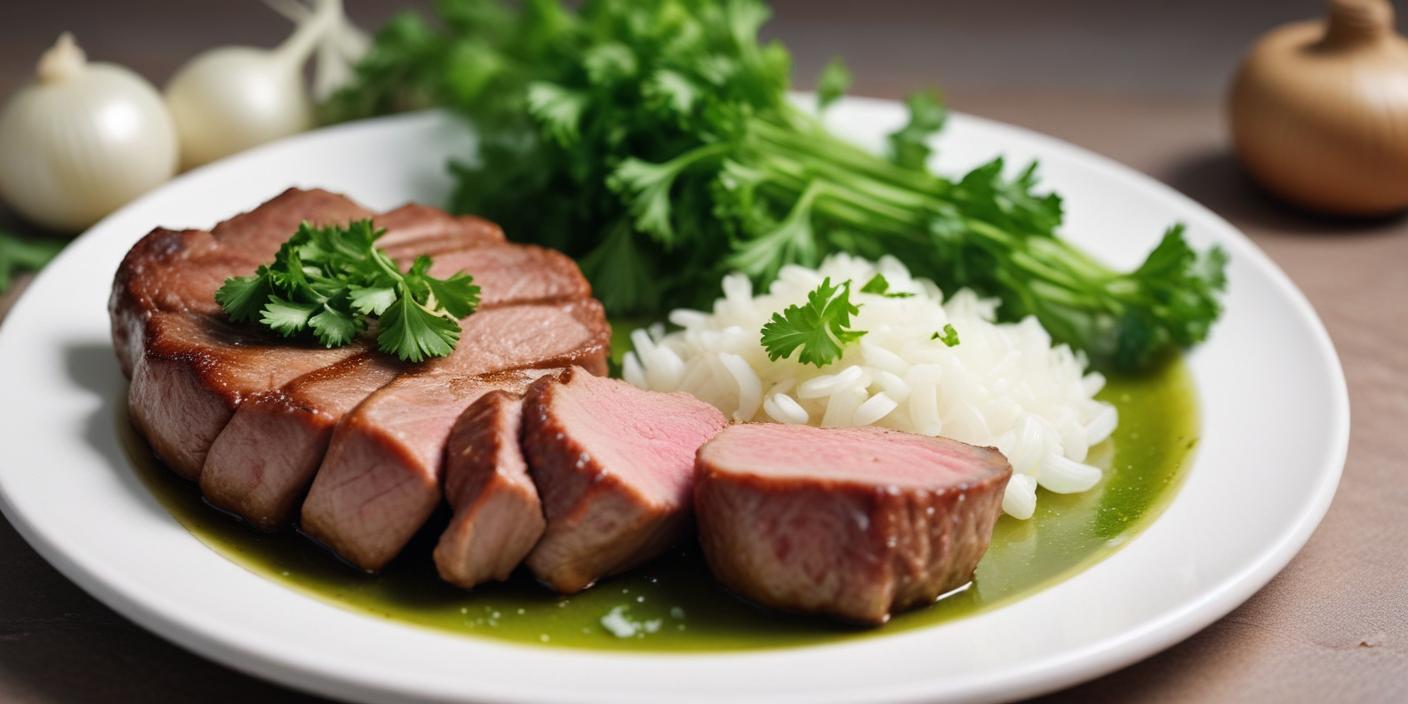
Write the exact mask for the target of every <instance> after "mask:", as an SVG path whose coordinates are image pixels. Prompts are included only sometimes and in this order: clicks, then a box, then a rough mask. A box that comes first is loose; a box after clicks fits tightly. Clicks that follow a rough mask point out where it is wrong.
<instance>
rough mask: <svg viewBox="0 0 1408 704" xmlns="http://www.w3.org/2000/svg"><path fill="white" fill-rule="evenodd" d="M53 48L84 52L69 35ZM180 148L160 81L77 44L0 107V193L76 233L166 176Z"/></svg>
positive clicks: (34, 216)
mask: <svg viewBox="0 0 1408 704" xmlns="http://www.w3.org/2000/svg"><path fill="white" fill-rule="evenodd" d="M65 42H67V44H65ZM61 47H62V49H61ZM56 50H69V51H73V52H78V50H77V48H76V47H75V46H73V44H72V38H66V39H61V40H60V43H59V45H58V46H57V47H56ZM176 150H177V145H176V128H175V126H174V125H173V124H172V122H171V117H170V116H169V115H168V114H167V112H166V107H165V105H164V104H163V103H162V100H161V96H160V95H159V94H158V93H157V92H156V89H155V88H153V87H152V86H151V84H149V83H147V82H146V81H145V80H144V79H142V78H141V77H140V76H138V75H137V74H135V73H133V72H132V71H129V70H128V69H125V68H122V67H121V66H115V65H112V64H104V63H93V64H89V63H85V62H84V60H83V56H82V53H81V52H78V53H77V54H76V58H75V59H74V60H73V63H72V65H71V66H70V67H69V68H68V69H67V70H66V71H64V72H63V73H62V74H61V75H50V76H45V77H43V78H42V79H41V80H38V81H36V82H34V83H31V84H30V85H27V86H25V87H24V88H21V89H20V90H19V91H18V92H17V93H16V94H15V95H14V97H13V98H11V99H10V101H9V103H8V104H7V105H6V107H5V110H4V112H3V113H0V194H3V197H4V199H5V202H6V203H8V204H9V205H10V206H11V207H12V208H14V209H15V210H16V211H18V212H19V214H20V215H22V216H24V218H25V219H27V220H30V221H32V222H34V223H36V224H38V225H41V226H43V227H46V228H49V229H52V230H56V231H59V232H64V233H73V232H78V231H81V230H84V229H86V228H88V227H89V226H90V225H92V224H93V223H95V222H97V221H98V220H99V219H101V218H102V217H103V216H104V215H107V214H108V213H110V212H112V211H113V210H115V209H117V208H118V207H119V206H121V205H123V204H125V203H127V202H128V201H130V200H132V199H133V198H135V197H137V196H138V195H141V194H142V193H145V192H146V191H148V190H150V189H151V188H153V187H155V186H157V185H158V184H161V183H163V182H165V181H166V180H167V179H170V178H171V176H172V175H173V174H175V172H176V161H177V152H176Z"/></svg>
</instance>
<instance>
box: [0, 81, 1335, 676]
mask: <svg viewBox="0 0 1408 704" xmlns="http://www.w3.org/2000/svg"><path fill="white" fill-rule="evenodd" d="M846 102H848V103H853V104H858V105H860V106H862V107H865V108H867V109H883V110H894V109H896V108H897V107H898V104H897V103H895V102H894V101H887V100H877V99H868V98H847V99H846ZM434 119H442V118H441V117H440V113H438V112H429V113H413V114H407V115H396V116H389V117H384V118H376V119H372V120H365V121H360V122H356V123H349V124H346V125H338V126H334V127H331V128H325V129H322V130H317V131H314V132H310V133H306V134H303V135H298V136H295V137H292V138H290V139H286V140H282V141H280V142H276V143H273V144H269V145H264V146H262V147H259V148H256V149H254V150H250V151H248V152H245V153H243V154H241V155H238V156H236V157H233V158H232V159H229V160H225V161H221V162H217V163H215V164H212V165H208V166H206V167H202V168H200V169H195V170H193V171H191V172H188V173H187V174H183V175H182V176H180V177H178V180H185V179H189V178H192V177H195V176H197V175H199V174H202V173H205V172H206V171H207V170H210V169H219V168H226V167H227V166H228V165H229V164H233V163H239V162H241V161H245V160H257V159H263V158H265V157H266V155H267V154H269V153H271V152H276V151H278V150H283V149H288V148H290V145H297V144H300V143H302V142H303V141H305V140H309V139H331V138H335V137H337V136H339V135H341V136H346V135H348V134H352V133H355V132H357V131H361V130H374V129H386V128H387V126H388V125H393V124H398V123H402V122H405V123H412V122H415V121H420V120H434ZM959 119H961V120H964V121H971V122H973V123H976V124H981V125H984V126H986V127H989V128H992V129H998V130H1006V131H1013V132H1016V133H1020V134H1022V135H1023V136H1024V137H1025V138H1026V139H1028V140H1031V141H1032V142H1034V143H1038V144H1043V145H1047V146H1054V147H1056V148H1059V149H1060V150H1062V151H1066V152H1069V153H1071V154H1073V155H1074V156H1075V157H1078V158H1079V159H1080V160H1082V161H1085V162H1088V163H1092V164H1094V165H1095V166H1097V167H1099V168H1101V169H1104V170H1107V171H1112V172H1113V173H1116V174H1118V175H1119V176H1120V178H1121V180H1122V181H1126V182H1128V183H1129V184H1130V185H1131V186H1132V187H1137V188H1139V189H1140V190H1142V191H1144V192H1146V193H1147V194H1148V195H1150V196H1151V197H1155V198H1158V199H1161V200H1165V201H1170V202H1172V203H1173V204H1174V205H1175V206H1176V207H1177V208H1178V209H1180V210H1183V211H1187V212H1189V213H1190V215H1191V214H1196V215H1197V217H1198V218H1200V219H1201V220H1203V221H1206V222H1211V223H1214V224H1215V225H1216V226H1217V229H1218V230H1219V231H1220V232H1219V239H1222V240H1224V241H1226V242H1227V243H1228V244H1229V245H1235V247H1236V251H1235V252H1234V255H1235V256H1237V257H1245V258H1247V259H1249V260H1251V261H1252V262H1253V264H1254V266H1256V268H1258V269H1260V270H1261V271H1262V272H1263V273H1265V274H1267V275H1268V276H1269V278H1270V280H1271V282H1272V283H1273V285H1274V286H1275V288H1276V291H1275V292H1276V294H1277V295H1278V297H1280V298H1282V299H1285V300H1287V301H1288V302H1289V303H1290V304H1291V306H1292V307H1293V308H1294V310H1295V312H1296V313H1297V314H1298V317H1299V318H1301V319H1302V322H1306V323H1308V324H1309V327H1310V331H1311V333H1312V334H1313V336H1314V337H1315V341H1316V343H1317V344H1316V347H1317V352H1318V353H1319V354H1320V355H1321V356H1323V357H1324V359H1325V361H1327V362H1328V363H1329V368H1328V369H1326V371H1327V372H1329V378H1328V380H1329V381H1330V383H1331V389H1330V391H1331V395H1332V397H1333V399H1332V400H1333V405H1334V407H1333V408H1332V409H1330V411H1329V415H1330V418H1332V419H1333V420H1334V421H1335V423H1334V425H1333V427H1330V428H1328V429H1327V437H1328V443H1327V445H1326V453H1327V454H1326V456H1325V457H1322V458H1320V459H1319V460H1317V462H1316V464H1317V466H1319V467H1321V468H1322V471H1321V472H1320V473H1319V475H1318V476H1319V482H1318V483H1317V484H1316V485H1315V487H1314V490H1313V493H1312V494H1311V495H1310V496H1309V499H1310V501H1309V502H1308V503H1307V505H1306V506H1305V508H1304V510H1302V511H1301V512H1300V514H1299V515H1298V516H1297V517H1296V520H1295V523H1294V528H1293V530H1290V531H1287V532H1285V533H1283V534H1282V535H1281V536H1280V539H1279V540H1278V541H1277V542H1276V543H1275V544H1274V545H1271V546H1268V547H1263V548H1262V549H1261V550H1260V551H1259V553H1258V555H1259V557H1260V559H1258V560H1256V561H1254V562H1252V563H1250V564H1247V565H1245V566H1243V568H1242V569H1241V570H1239V571H1238V572H1236V573H1235V574H1234V575H1232V576H1230V577H1228V578H1227V579H1225V580H1224V581H1223V582H1222V583H1221V584H1218V585H1214V586H1212V587H1209V588H1208V589H1205V590H1203V592H1202V594H1201V596H1200V597H1199V598H1198V599H1195V600H1192V601H1190V602H1189V603H1186V604H1184V605H1183V606H1182V608H1181V609H1178V610H1175V611H1170V612H1167V613H1165V614H1163V615H1162V616H1161V617H1159V618H1157V619H1152V620H1149V621H1146V622H1144V624H1143V625H1142V626H1141V627H1139V628H1136V629H1133V630H1126V631H1123V632H1121V634H1120V635H1119V636H1117V637H1112V638H1107V639H1104V640H1103V641H1099V642H1096V643H1092V644H1089V645H1087V646H1085V647H1084V648H1080V649H1077V650H1074V651H1071V652H1068V653H1065V654H1063V655H1061V656H1058V657H1051V658H1046V659H1044V660H1041V661H1038V662H1037V663H1035V664H1033V665H1032V666H1030V667H1028V668H1026V669H1025V670H1024V671H1023V672H1021V673H1018V674H1016V675H1012V676H1010V677H1009V678H1008V679H1006V680H1004V682H1005V684H1003V685H1002V686H1001V687H993V686H988V687H986V688H983V687H977V688H975V689H973V690H971V691H967V692H962V693H960V694H959V695H958V696H962V697H964V698H970V697H977V698H979V699H983V698H989V697H1004V698H1005V697H1011V696H1028V695H1033V694H1038V693H1041V692H1046V691H1051V690H1053V689H1058V688H1061V687H1064V686H1068V685H1070V684H1074V683H1076V682H1080V681H1084V680H1086V679H1089V678H1092V677H1095V676H1098V675H1101V674H1104V673H1107V672H1110V671H1113V670H1115V669H1118V668H1120V667H1123V666H1126V665H1128V664H1130V663H1132V662H1135V661H1137V660H1140V659H1143V658H1145V657H1147V656H1148V655H1150V654H1152V653H1154V652H1157V651H1159V650H1162V649H1164V648H1166V647H1169V646H1171V645H1173V644H1174V643H1176V642H1179V641H1181V640H1183V639H1185V638H1187V637H1188V636H1190V635H1192V634H1193V633H1195V632H1196V631H1198V630H1201V629H1202V628H1204V627H1206V626H1207V625H1208V624H1210V623H1212V622H1213V621H1215V620H1216V619H1218V618H1221V617H1222V616H1223V615H1225V614H1226V613H1228V612H1230V611H1231V610H1232V609H1233V608H1235V607H1236V606H1237V605H1239V604H1241V603H1242V602H1244V601H1245V600H1246V599H1247V598H1249V597H1250V596H1251V595H1252V594H1253V593H1255V592H1256V591H1257V590H1259V589H1260V588H1261V587H1263V586H1264V585H1265V584H1266V583H1268V582H1269V581H1270V580H1271V579H1272V578H1273V577H1274V576H1275V575H1276V574H1277V573H1279V572H1280V570H1281V569H1283V568H1284V567H1285V566H1286V565H1287V564H1288V563H1289V562H1290V560H1291V559H1292V558H1294V556H1295V555H1296V553H1297V552H1299V550H1300V549H1301V547H1303V546H1304V544H1305V543H1306V542H1307V541H1308V540H1309V538H1310V536H1311V534H1312V533H1313V532H1314V529H1315V528H1316V527H1317V526H1318V525H1319V523H1320V521H1321V520H1322V519H1323V517H1324V515H1325V513H1326V511H1328V508H1329V506H1330V504H1331V502H1332V500H1333V497H1334V495H1335V491H1336V489H1337V487H1338V482H1339V479H1340V477H1341V475H1342V472H1343V467H1344V462H1345V459H1346V456H1347V451H1348V442H1349V428H1350V406H1349V399H1348V388H1347V384H1346V382H1345V378H1344V373H1343V365H1342V363H1341V361H1340V359H1339V356H1338V354H1337V353H1336V351H1335V348H1334V343H1333V341H1332V339H1331V338H1330V336H1329V334H1328V331H1327V330H1326V329H1325V327H1324V324H1323V322H1322V321H1321V320H1320V318H1319V316H1318V315H1317V314H1316V313H1315V311H1314V309H1313V307H1312V306H1311V304H1310V302H1309V301H1308V299H1306V297H1305V296H1304V294H1303V293H1302V292H1301V291H1300V290H1299V289H1298V288H1297V287H1296V286H1295V285H1294V283H1292V282H1291V281H1290V279H1289V277H1287V276H1286V274H1285V273H1284V272H1283V271H1282V270H1281V269H1280V267H1279V266H1277V265H1276V264H1275V262H1274V261H1272V260H1271V259H1270V258H1269V257H1268V256H1267V255H1266V254H1265V253H1264V252H1262V251H1261V250H1260V248H1259V247H1257V246H1256V245H1255V243H1253V242H1252V241H1251V240H1250V239H1249V238H1247V237H1246V235H1244V234H1243V233H1242V232H1241V231H1240V230H1238V229H1237V228H1236V227H1235V226H1233V225H1231V224H1230V223H1228V222H1227V221H1226V220H1224V219H1223V218H1221V217H1220V216H1218V215H1216V214H1215V213H1213V212H1212V211H1211V210H1209V209H1207V208H1205V207H1204V206H1202V205H1201V204H1199V203H1197V202H1196V201H1193V200H1192V199H1191V198H1189V197H1187V196H1186V195H1184V194H1182V193H1180V192H1178V191H1176V190H1175V189H1173V188H1172V187H1169V186H1167V185H1165V184H1163V183H1161V182H1159V181H1157V180H1155V179H1153V178H1152V177H1150V176H1147V175H1145V174H1143V173H1140V172H1138V171H1137V170H1134V169H1132V168H1130V167H1128V166H1125V165H1124V164H1121V163H1119V162H1116V161H1114V160H1111V159H1109V158H1107V157H1104V156H1101V155H1099V154H1096V153H1094V152H1091V151H1089V150H1087V149H1085V148H1083V147H1080V146H1078V145H1074V144H1071V143H1069V142H1065V141H1063V140H1059V139H1056V138H1054V137H1050V136H1047V135H1043V134H1041V133H1038V132H1035V131H1032V130H1028V129H1026V128H1022V127H1018V126H1014V125H1010V124H1007V123H1002V122H997V121H993V120H988V119H985V118H981V117H975V116H971V115H963V116H962V117H960V118H959ZM172 183H175V181H173V182H172ZM162 190H164V187H163V188H158V189H155V190H153V191H152V192H150V193H148V194H146V195H144V196H143V197H141V198H139V199H137V200H136V201H134V202H133V203H131V204H129V205H127V206H125V207H124V208H122V209H120V210H119V211H118V212H116V213H114V214H113V215H110V216H109V217H108V218H104V220H103V221H102V222H100V223H98V225H95V226H94V229H100V228H101V227H102V226H103V224H104V223H106V222H108V221H109V220H111V219H113V218H117V217H119V216H121V215H122V214H123V213H125V212H127V211H129V210H133V209H138V208H141V207H143V206H144V204H145V203H146V202H148V201H149V200H151V199H155V198H159V197H161V192H162ZM91 231H92V230H90V232H91ZM87 236H88V233H85V234H84V235H82V236H80V237H79V238H76V239H75V242H76V243H77V242H81V241H83V239H84V238H86V237H87ZM77 249H79V248H77V247H70V248H69V249H67V250H66V251H65V252H64V253H63V254H61V255H60V257H59V259H58V261H56V262H54V264H55V266H51V267H49V268H48V269H46V270H45V271H44V272H41V273H40V274H39V277H37V279H36V281H35V283H36V284H37V283H38V282H39V281H42V280H44V279H45V277H50V276H57V274H56V273H54V272H57V271H59V270H60V266H57V265H59V264H61V263H62V262H63V261H64V260H65V258H67V257H70V256H77V253H76V250H77ZM33 305H37V304H36V303H35V301H34V300H33V297H27V296H21V297H20V300H19V301H17V302H16V304H15V306H14V309H13V310H12V313H13V312H14V310H20V309H21V308H23V307H28V306H33ZM11 329H12V326H8V325H7V326H0V339H4V338H5V337H6V336H7V335H6V333H7V332H8V331H9V330H11ZM1326 468H1328V469H1326ZM3 480H4V474H3V472H0V512H3V514H4V515H5V516H6V518H7V519H8V520H9V521H10V523H11V524H12V525H14V526H15V528H16V530H17V531H18V532H19V533H20V534H21V536H22V537H23V538H24V539H25V540H26V542H28V543H29V544H30V545H31V546H33V547H34V548H35V550H36V551H37V552H39V553H40V555H41V556H43V557H44V558H45V560H46V561H48V562H49V563H50V564H52V565H54V567H55V568H57V569H58V570H59V571H60V572H61V573H62V574H64V575H65V577H67V578H68V579H69V580H70V581H72V582H74V583H75V584H77V585H78V586H79V587H80V588H82V589H83V590H84V591H85V592H87V593H89V594H91V595H92V596H94V597H95V598H97V599H98V600H99V601H101V602H103V603H105V604H106V605H108V606H109V607H111V608H113V609H114V610H116V611H118V612H119V613H121V614H122V615H123V616H125V617H127V618H129V619H130V620H132V621H134V622H136V623H138V624H139V625H142V626H143V627H145V628H147V629H149V630H152V631H154V632H156V633H157V634H159V635H161V636H162V637H164V638H166V639H168V640H170V641H172V642H175V643H177V644H178V645H181V646H182V647H184V648H186V649H188V650H191V651H193V652H195V653H197V654H200V655H202V656H204V657H208V658H210V659H213V660H216V661H218V662H221V663H222V664H225V665H226V666H229V667H232V668H234V669H236V670H240V671H243V672H247V673H250V674H254V675H256V676H260V677H264V678H267V679H271V680H274V681H277V682H280V683H282V684H285V685H287V686H291V687H293V688H295V689H299V690H303V691H316V692H319V693H323V694H331V695H333V696H342V697H360V696H366V695H367V694H368V693H369V692H368V689H369V688H370V689H371V690H372V692H371V693H374V694H375V695H376V696H378V697H381V696H386V697H392V698H400V697H411V696H415V697H422V696H436V694H435V693H432V692H419V693H407V692H402V691H392V690H388V689H384V688H382V687H381V685H382V684H383V683H379V682H357V681H356V678H355V677H349V676H348V673H347V672H345V671H343V672H340V673H331V672H324V671H322V670H320V669H318V665H317V664H316V663H310V662H290V661H289V660H287V659H285V658H280V657H276V656H273V655H269V654H268V653H263V652H260V651H259V650H258V649H257V648H253V647H250V644H248V643H241V642H237V639H233V638H222V637H221V636H222V634H221V633H218V632H213V631H212V632H203V631H202V630H201V628H202V625H201V624H199V623H196V622H195V620H193V619H191V618H188V617H182V616H181V615H173V614H170V613H167V612H164V611H163V610H162V609H161V608H159V607H158V606H157V605H156V604H154V603H151V601H152V600H151V599H150V597H149V598H148V599H147V600H145V601H144V600H143V599H142V598H138V597H137V596H135V595H133V594H131V593H128V592H127V591H124V590H123V589H122V588H119V585H117V584H115V583H113V581H112V580H110V579H109V578H107V577H105V576H104V575H101V574H99V573H98V572H96V571H94V570H91V569H90V568H89V567H88V566H85V565H84V564H82V563H81V561H79V560H76V559H74V558H73V557H72V556H71V555H69V554H68V553H67V552H66V551H65V550H64V549H63V548H62V547H61V546H59V545H57V544H55V543H54V542H53V541H52V540H51V539H50V537H49V536H47V535H45V534H43V533H42V531H39V530H38V529H37V528H35V526H33V525H31V524H30V523H29V522H28V521H27V520H26V517H25V515H24V512H23V511H22V510H20V509H18V508H17V507H15V506H13V505H12V500H11V497H10V496H9V490H8V489H7V488H6V485H5V482H4V481H3ZM1174 498H1175V499H1176V498H1177V497H1174ZM1159 520H1162V519H1161V518H1157V519H1155V521H1154V523H1155V524H1156V523H1157V522H1158V521H1159ZM225 635H228V634H225ZM494 645H495V647H522V646H512V645H509V644H505V643H495V644H494ZM812 647H828V646H811V647H800V648H796V649H791V650H790V651H789V652H800V651H803V650H809V649H811V648H812ZM535 651H537V649H535ZM569 652H572V654H573V655H580V654H581V653H580V652H577V651H569ZM591 655H592V656H595V657H624V658H631V659H640V658H651V657H663V658H677V657H682V656H681V655H673V654H637V653H625V654H614V653H613V654H609V655H608V654H603V653H591ZM685 657H695V658H699V657H729V656H728V655H717V654H710V655H701V654H691V655H688V656H685ZM977 684H980V683H975V685H977ZM926 685H931V683H929V682H927V681H921V682H915V683H913V684H912V686H911V687H910V688H908V689H905V688H898V687H888V688H875V689H868V690H867V691H865V692H854V691H848V692H843V693H840V694H843V695H845V696H846V698H847V700H849V701H855V700H885V701H897V700H898V701H918V700H921V699H926V698H928V697H929V696H931V695H932V691H929V690H927V689H925V686H926ZM466 694H469V695H472V694H473V693H466ZM479 694H481V695H482V696H492V697H495V698H499V697H505V698H509V699H513V700H533V701H536V700H538V698H537V697H534V696H528V695H525V694H524V693H512V692H510V693H503V692H499V693H487V694H486V693H482V692H481V693H479ZM857 695H858V696H857Z"/></svg>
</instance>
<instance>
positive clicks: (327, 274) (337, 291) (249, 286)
mask: <svg viewBox="0 0 1408 704" xmlns="http://www.w3.org/2000/svg"><path fill="white" fill-rule="evenodd" d="M383 232H384V231H382V230H377V229H376V228H375V227H373V226H372V223H371V221H370V220H358V221H354V222H351V223H348V224H347V225H346V226H342V227H335V226H334V227H315V226H313V225H311V224H309V223H307V222H304V223H302V224H301V225H299V226H298V231H297V232H295V233H294V234H293V236H292V237H290V238H289V239H288V241H287V242H285V243H284V244H283V246H281V247H279V251H278V253H277V254H275V255H274V262H273V263H272V264H267V265H263V266H260V267H259V269H258V270H256V271H255V273H254V274H252V275H249V276H236V277H232V278H229V279H226V280H225V283H224V285H223V286H221V287H220V289H219V290H218V291H216V292H215V300H216V302H218V303H219V304H220V307H221V308H223V309H224V310H225V313H226V315H228V316H229V317H230V319H231V320H234V321H236V322H255V323H258V324H260V325H262V326H264V327H266V328H268V329H270V330H273V331H274V332H277V333H279V334H281V335H283V336H284V337H292V336H294V335H300V334H312V335H313V336H314V337H316V338H317V339H318V341H319V342H320V343H322V344H323V345H324V346H325V347H340V346H342V345H346V344H349V343H351V342H352V341H353V340H355V339H357V337H358V336H360V335H361V334H362V333H363V332H365V331H366V330H367V328H368V327H369V321H368V319H369V318H370V317H377V318H378V321H377V322H378V327H379V329H378V331H377V346H378V347H379V348H380V349H381V350H382V351H384V352H388V353H391V354H395V355H396V356H397V357H399V358H400V359H402V360H404V361H410V362H421V361H424V360H426V359H428V358H431V357H443V356H445V355H448V354H449V353H450V351H451V350H453V349H454V347H455V344H456V343H457V342H458V341H459V337H460V326H459V319H460V318H464V317H466V316H468V315H470V314H472V313H473V312H474V310H475V309H476V308H477V307H478V306H479V287H478V286H476V285H475V284H474V279H473V277H471V276H470V275H469V274H466V273H464V272H459V273H456V274H455V275H453V276H451V277H450V278H448V279H440V278H436V277H434V276H431V275H430V267H431V264H432V261H431V259H430V258H429V257H419V258H417V259H416V260H415V261H414V262H413V263H412V264H411V267H410V269H409V270H407V271H405V272H402V271H401V270H400V268H399V267H397V266H396V263H395V262H393V261H392V260H391V258H390V257H388V256H387V255H386V253H384V252H382V251H381V250H378V249H377V248H376V240H377V238H378V237H380V236H381V235H382V233H383Z"/></svg>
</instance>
